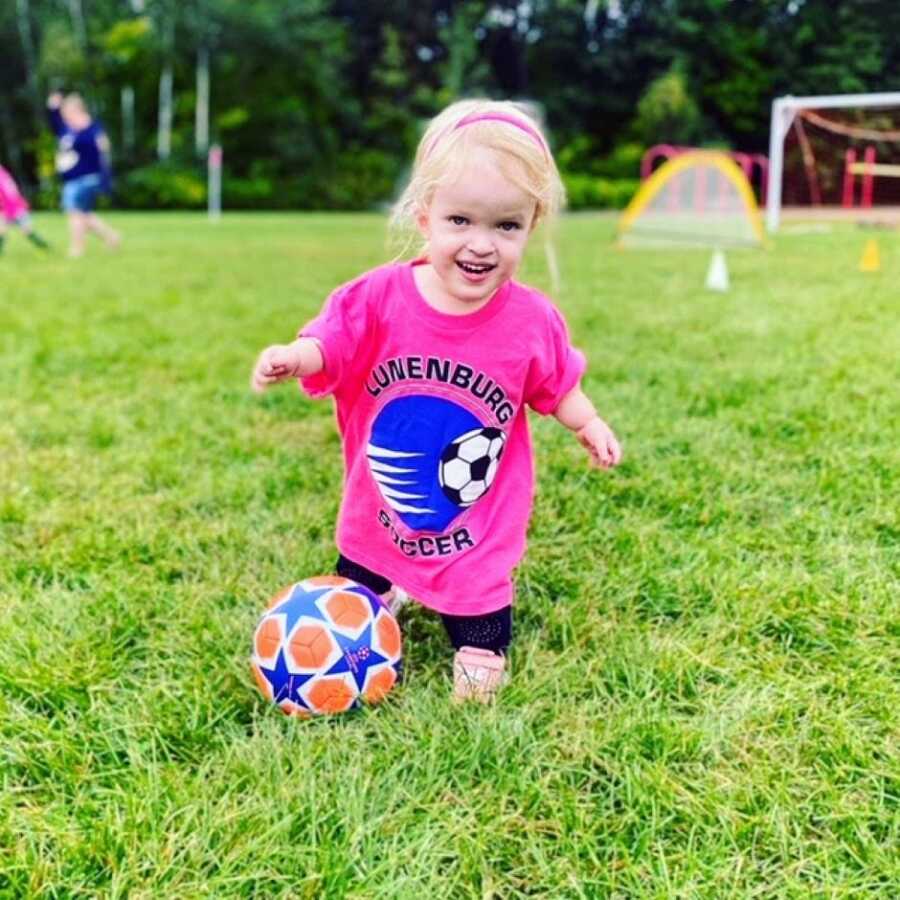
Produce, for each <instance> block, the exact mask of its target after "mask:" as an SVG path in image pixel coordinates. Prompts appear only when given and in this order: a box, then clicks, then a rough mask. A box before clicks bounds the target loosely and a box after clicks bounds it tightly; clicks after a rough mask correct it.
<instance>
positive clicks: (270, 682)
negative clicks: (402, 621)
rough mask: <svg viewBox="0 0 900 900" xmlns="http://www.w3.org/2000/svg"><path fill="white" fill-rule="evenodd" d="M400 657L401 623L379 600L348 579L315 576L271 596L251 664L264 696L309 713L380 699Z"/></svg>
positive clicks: (334, 710) (291, 709) (287, 710)
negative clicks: (398, 622) (399, 624)
mask: <svg viewBox="0 0 900 900" xmlns="http://www.w3.org/2000/svg"><path fill="white" fill-rule="evenodd" d="M400 660H401V641H400V628H399V626H398V625H397V620H396V619H395V618H394V617H393V615H391V613H390V611H389V610H388V608H387V607H386V606H385V605H384V603H383V602H382V601H381V599H380V598H379V597H377V596H376V595H375V594H373V593H372V592H371V591H370V590H369V589H368V588H365V587H363V586H362V585H361V584H357V583H356V582H355V581H351V580H350V579H349V578H342V577H341V576H339V575H320V576H318V577H315V578H307V579H306V580H305V581H299V582H297V583H296V584H292V585H290V586H289V587H286V588H284V589H283V590H281V591H279V592H278V593H277V594H276V595H275V596H274V597H273V598H272V599H271V600H270V601H269V607H268V609H267V610H266V611H265V612H264V613H263V615H262V618H261V619H260V620H259V624H258V625H257V626H256V633H255V634H254V635H253V657H252V660H251V666H252V668H253V674H254V676H255V677H256V683H257V684H258V685H259V689H260V690H261V691H262V693H263V696H265V697H266V698H267V699H269V700H271V701H272V702H273V703H274V704H275V705H276V706H278V707H279V709H281V710H282V712H285V713H287V714H288V715H295V716H303V717H306V716H311V715H320V714H324V713H339V712H345V711H346V710H348V709H352V708H353V707H356V706H359V705H360V702H361V701H365V702H368V703H377V702H378V701H380V700H382V699H383V698H384V696H385V695H386V694H387V693H388V691H390V689H391V688H392V687H393V686H394V684H396V682H397V679H398V678H399V677H400Z"/></svg>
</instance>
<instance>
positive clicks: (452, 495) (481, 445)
mask: <svg viewBox="0 0 900 900" xmlns="http://www.w3.org/2000/svg"><path fill="white" fill-rule="evenodd" d="M505 444H506V435H505V434H504V433H503V431H501V430H500V429H499V428H474V429H473V430H472V431H467V432H466V433H465V434H462V435H460V436H459V437H458V438H456V439H455V440H453V441H451V442H450V443H449V444H448V445H447V446H446V448H445V449H444V452H443V453H442V454H441V465H440V468H439V470H438V479H439V481H440V484H441V487H442V488H443V490H444V493H445V494H446V495H447V497H448V498H449V499H450V501H451V502H452V503H455V504H456V505H457V506H461V507H463V508H465V507H469V506H471V505H472V504H473V503H475V502H476V501H477V500H479V499H480V498H481V497H483V496H484V495H485V494H486V493H487V490H488V488H489V487H490V486H491V483H492V482H493V480H494V476H495V475H496V474H497V467H498V466H499V465H500V457H501V456H502V455H503V448H504V446H505Z"/></svg>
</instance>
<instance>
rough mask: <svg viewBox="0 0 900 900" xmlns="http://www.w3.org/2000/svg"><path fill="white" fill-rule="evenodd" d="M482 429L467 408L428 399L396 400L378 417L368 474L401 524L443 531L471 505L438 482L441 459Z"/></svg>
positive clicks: (439, 399) (415, 529) (456, 492)
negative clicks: (453, 446) (451, 446)
mask: <svg viewBox="0 0 900 900" xmlns="http://www.w3.org/2000/svg"><path fill="white" fill-rule="evenodd" d="M483 428H484V426H483V423H481V422H480V421H479V420H478V419H477V418H476V417H475V416H474V415H473V414H472V413H471V412H469V410H467V409H465V408H464V407H462V406H460V405H459V404H457V403H453V402H452V401H450V400H446V399H444V398H443V397H434V396H430V395H414V396H408V397H399V398H397V399H396V400H391V401H390V402H389V403H387V404H386V405H385V406H384V408H383V409H382V410H381V411H380V412H379V413H378V415H377V416H376V418H375V421H374V423H373V424H372V431H371V434H370V436H369V444H368V446H367V447H366V456H367V457H368V462H369V471H370V472H371V473H372V477H373V478H374V479H375V482H376V484H377V485H378V490H379V492H380V493H381V496H382V498H383V499H384V502H385V503H386V504H387V505H388V506H389V507H390V508H391V509H392V510H393V511H394V512H395V513H396V514H397V516H398V517H399V518H400V520H401V521H402V522H403V523H404V524H405V525H407V526H409V527H410V528H411V529H413V530H414V531H435V532H442V531H444V530H446V528H447V526H448V525H449V524H450V523H451V522H452V521H453V520H454V519H455V518H456V517H457V516H458V515H459V514H460V513H461V512H463V510H464V509H466V508H467V507H468V506H470V505H471V503H468V502H466V499H465V498H463V497H461V496H460V493H459V491H454V490H448V489H447V487H446V486H445V484H443V483H442V475H441V465H442V455H444V453H445V451H446V449H447V448H448V447H449V446H450V445H454V444H455V442H458V440H459V438H460V437H461V436H464V435H468V434H470V433H472V432H475V431H480V430H481V429H483ZM500 452H502V450H501V451H500ZM498 455H499V454H498ZM451 497H452V498H454V499H455V500H456V502H454V500H453V499H451Z"/></svg>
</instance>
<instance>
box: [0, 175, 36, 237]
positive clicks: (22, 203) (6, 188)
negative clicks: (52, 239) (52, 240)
mask: <svg viewBox="0 0 900 900" xmlns="http://www.w3.org/2000/svg"><path fill="white" fill-rule="evenodd" d="M10 225H16V226H18V227H19V229H21V231H22V233H23V234H24V235H25V237H27V238H28V240H29V241H31V243H32V244H34V245H35V247H40V248H41V249H42V250H46V249H48V244H47V242H46V241H45V240H44V239H43V238H42V237H41V236H40V235H39V234H38V233H37V232H36V231H35V230H34V228H33V227H32V225H31V214H30V211H29V207H28V201H27V200H26V199H25V198H24V197H23V196H22V194H21V192H20V191H19V186H18V185H17V184H16V182H15V179H14V178H13V177H12V175H10V174H9V172H7V171H6V169H4V168H3V166H0V253H2V252H3V243H4V241H5V240H6V232H7V230H8V228H9V226H10Z"/></svg>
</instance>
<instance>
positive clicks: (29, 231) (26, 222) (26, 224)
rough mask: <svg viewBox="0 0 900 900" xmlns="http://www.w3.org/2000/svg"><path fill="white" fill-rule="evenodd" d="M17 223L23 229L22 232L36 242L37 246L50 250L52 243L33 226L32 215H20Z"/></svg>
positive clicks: (32, 241) (33, 242)
mask: <svg viewBox="0 0 900 900" xmlns="http://www.w3.org/2000/svg"><path fill="white" fill-rule="evenodd" d="M16 224H17V225H18V226H19V228H20V229H21V230H22V234H24V235H25V237H27V238H28V240H29V241H31V243H32V244H34V246H35V247H40V248H41V250H49V249H50V245H49V244H48V243H47V242H46V241H45V240H44V239H43V238H42V237H41V236H40V235H39V234H38V233H37V232H36V231H35V230H34V228H32V227H31V217H30V216H27V215H25V216H20V217H19V218H18V219H17V220H16Z"/></svg>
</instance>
